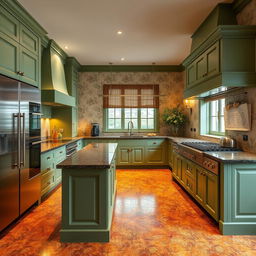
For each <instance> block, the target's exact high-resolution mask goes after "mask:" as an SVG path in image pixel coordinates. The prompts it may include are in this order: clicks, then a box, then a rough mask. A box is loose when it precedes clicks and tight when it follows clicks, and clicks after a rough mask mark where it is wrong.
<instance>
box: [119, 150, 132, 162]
mask: <svg viewBox="0 0 256 256" xmlns="http://www.w3.org/2000/svg"><path fill="white" fill-rule="evenodd" d="M129 151H130V148H128V147H120V148H119V149H118V165H128V164H130V152H129Z"/></svg>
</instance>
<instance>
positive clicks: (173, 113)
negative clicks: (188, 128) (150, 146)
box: [162, 105, 187, 134]
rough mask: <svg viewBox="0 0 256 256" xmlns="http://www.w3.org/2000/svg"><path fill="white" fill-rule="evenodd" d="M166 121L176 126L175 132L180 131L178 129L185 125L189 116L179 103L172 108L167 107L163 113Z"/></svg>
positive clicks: (167, 123) (169, 124)
mask: <svg viewBox="0 0 256 256" xmlns="http://www.w3.org/2000/svg"><path fill="white" fill-rule="evenodd" d="M162 119H163V121H164V123H165V124H166V125H168V126H171V127H173V128H174V131H175V133H176V134H177V133H178V129H179V128H181V127H183V126H184V124H185V123H186V121H187V116H186V115H185V114H184V112H183V110H182V109H181V108H180V106H179V105H178V106H177V107H175V108H172V109H169V108H167V109H165V110H164V112H163V115H162Z"/></svg>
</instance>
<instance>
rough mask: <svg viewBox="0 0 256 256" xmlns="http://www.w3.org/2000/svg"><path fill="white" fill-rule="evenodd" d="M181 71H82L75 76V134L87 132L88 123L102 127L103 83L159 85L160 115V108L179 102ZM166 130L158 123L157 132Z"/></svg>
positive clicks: (181, 83)
mask: <svg viewBox="0 0 256 256" xmlns="http://www.w3.org/2000/svg"><path fill="white" fill-rule="evenodd" d="M183 81H184V79H183V73H179V72H166V73H165V72H154V73H151V72H134V73H133V72H127V73H126V72H118V73H117V72H116V73H115V72H113V73H112V74H111V73H110V72H88V73H87V72H84V73H80V75H79V93H78V95H79V97H78V100H79V110H78V113H79V123H78V134H79V135H85V134H86V135H89V134H90V129H91V125H90V124H91V123H92V122H97V123H99V124H100V127H101V128H102V126H103V104H102V94H103V84H159V90H160V95H161V97H160V115H161V113H162V111H163V109H164V108H166V107H175V106H177V105H178V104H183V90H184V83H183ZM168 132H169V130H168V128H167V127H165V126H164V125H163V124H162V123H161V122H160V134H162V135H165V134H168Z"/></svg>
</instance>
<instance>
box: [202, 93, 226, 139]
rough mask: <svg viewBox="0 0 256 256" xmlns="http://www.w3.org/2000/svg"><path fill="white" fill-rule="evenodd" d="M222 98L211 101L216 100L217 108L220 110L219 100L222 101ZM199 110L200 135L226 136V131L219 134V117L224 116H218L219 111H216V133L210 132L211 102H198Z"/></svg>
mask: <svg viewBox="0 0 256 256" xmlns="http://www.w3.org/2000/svg"><path fill="white" fill-rule="evenodd" d="M222 99H223V98H219V99H213V100H212V101H215V100H218V101H219V102H218V108H219V109H220V105H221V103H220V100H222ZM199 109H200V135H203V136H204V135H205V136H218V137H221V136H224V135H225V134H226V130H225V131H224V132H220V119H221V116H224V115H220V111H218V112H219V113H218V120H219V127H218V131H217V132H216V131H212V130H211V117H213V115H211V101H207V102H206V101H204V100H200V104H199Z"/></svg>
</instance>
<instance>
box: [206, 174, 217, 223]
mask: <svg viewBox="0 0 256 256" xmlns="http://www.w3.org/2000/svg"><path fill="white" fill-rule="evenodd" d="M205 173H206V176H205V177H206V184H205V185H206V191H205V208H206V210H207V211H208V212H209V213H210V214H211V215H212V216H213V217H214V218H215V219H218V217H219V192H218V191H219V186H218V176H217V175H215V174H213V173H210V172H205Z"/></svg>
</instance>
